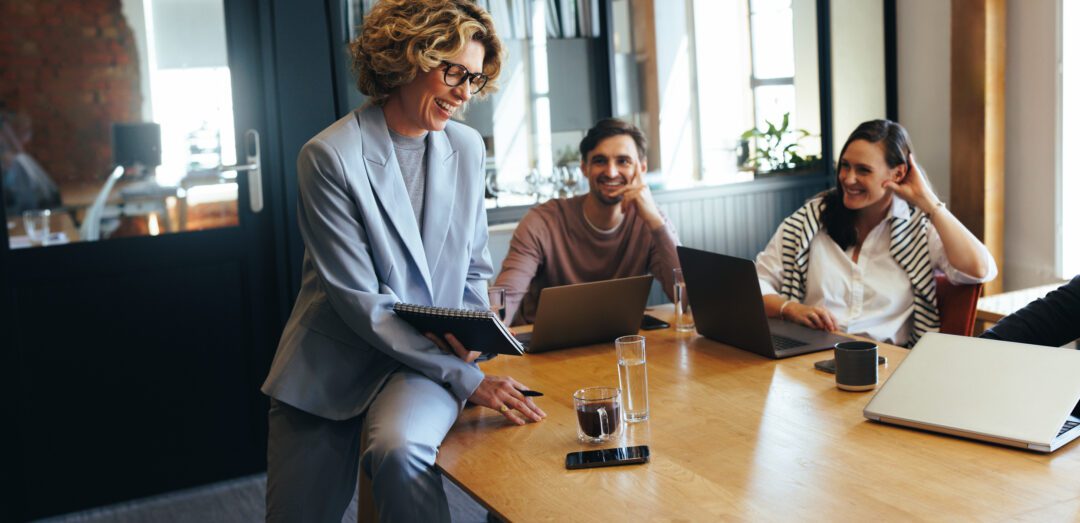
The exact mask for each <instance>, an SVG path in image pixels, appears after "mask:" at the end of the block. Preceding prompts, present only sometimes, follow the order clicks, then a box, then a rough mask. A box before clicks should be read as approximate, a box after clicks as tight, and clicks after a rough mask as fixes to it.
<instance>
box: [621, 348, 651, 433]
mask: <svg viewBox="0 0 1080 523" xmlns="http://www.w3.org/2000/svg"><path fill="white" fill-rule="evenodd" d="M615 356H616V357H617V358H618V360H619V388H620V389H622V396H623V405H622V409H623V419H625V420H626V422H627V423H634V422H637V421H645V420H647V419H649V377H648V373H646V372H645V337H644V336H638V335H633V336H623V337H621V338H618V339H616V340H615Z"/></svg>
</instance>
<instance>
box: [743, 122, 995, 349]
mask: <svg viewBox="0 0 1080 523" xmlns="http://www.w3.org/2000/svg"><path fill="white" fill-rule="evenodd" d="M819 232H822V233H824V234H819ZM935 270H938V271H942V272H944V273H945V275H946V277H948V279H949V281H950V282H953V283H956V284H971V283H981V282H986V281H989V280H992V279H994V277H995V276H996V275H997V266H996V265H995V264H994V259H993V257H991V256H990V252H989V251H988V250H987V249H986V246H984V245H983V244H982V243H981V242H979V240H978V239H977V238H975V236H974V235H972V234H971V232H970V231H968V230H967V229H966V228H965V227H964V225H963V224H962V223H960V221H959V220H957V219H956V217H955V216H953V215H952V214H951V213H950V212H949V210H948V209H946V208H945V204H944V202H942V201H941V200H939V199H938V198H937V196H936V195H935V194H934V191H933V189H931V187H930V184H929V183H928V182H927V180H926V177H925V176H924V175H923V173H922V170H921V169H920V168H919V167H918V165H917V164H916V163H915V155H914V153H913V152H912V149H911V142H910V140H909V139H908V134H907V131H905V130H904V128H903V127H901V126H900V124H897V123H895V122H891V121H889V120H872V121H869V122H864V123H862V124H861V125H859V127H858V128H856V129H855V131H854V132H852V133H851V136H849V137H848V139H847V142H845V143H844V147H843V148H842V149H841V150H840V161H839V163H838V165H837V187H836V188H834V189H830V190H828V191H825V192H824V193H822V194H819V195H818V196H816V197H814V198H813V199H811V200H810V201H809V202H807V203H806V204H805V205H803V206H802V207H801V208H800V209H799V210H797V211H795V213H793V214H792V215H791V216H789V217H788V218H787V219H785V220H784V222H783V223H782V224H781V225H780V227H779V229H778V230H777V231H776V234H775V235H774V236H773V238H772V240H771V241H770V242H769V244H768V245H767V246H766V247H765V250H764V251H763V252H762V253H761V254H759V255H758V257H757V272H758V279H759V282H760V285H761V292H762V295H763V296H764V299H765V310H766V313H767V314H768V315H769V316H770V317H776V318H783V319H785V320H788V321H792V322H796V323H800V324H802V325H805V326H807V327H812V328H815V329H822V330H830V331H841V332H848V333H852V334H862V335H865V336H868V337H871V338H874V339H876V340H879V341H883V342H886V343H893V344H897V345H905V346H911V345H913V344H914V343H915V342H916V341H918V339H919V337H921V336H922V335H923V334H924V333H926V332H929V331H936V330H937V329H938V328H939V327H940V318H939V315H938V310H937V295H936V289H935V285H934V275H933V273H934V271H935Z"/></svg>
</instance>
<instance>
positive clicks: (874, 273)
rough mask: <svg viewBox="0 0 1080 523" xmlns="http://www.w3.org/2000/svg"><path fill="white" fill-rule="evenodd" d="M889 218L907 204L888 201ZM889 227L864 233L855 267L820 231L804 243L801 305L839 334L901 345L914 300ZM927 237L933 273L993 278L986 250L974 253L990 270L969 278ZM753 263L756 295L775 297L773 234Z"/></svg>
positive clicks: (961, 279) (963, 280)
mask: <svg viewBox="0 0 1080 523" xmlns="http://www.w3.org/2000/svg"><path fill="white" fill-rule="evenodd" d="M891 212H892V215H893V216H900V217H904V216H907V215H908V213H909V207H908V203H907V202H906V201H904V200H903V199H901V198H900V197H898V196H894V197H893V202H892V211H891ZM889 222H890V220H887V219H886V220H882V221H881V223H879V224H877V226H875V227H874V229H873V230H871V231H870V234H869V235H867V237H866V240H865V241H863V244H862V250H861V251H860V252H859V261H858V262H855V261H852V259H851V258H852V255H853V254H854V252H855V247H854V246H852V247H848V249H847V250H842V249H840V246H839V245H837V244H836V242H835V241H833V239H832V237H831V236H829V234H828V233H826V232H825V229H824V227H822V228H821V229H820V230H818V233H817V234H816V235H815V236H814V238H813V239H812V240H810V247H809V249H810V252H809V261H808V264H807V268H806V297H805V298H804V299H803V301H802V303H803V304H805V305H811V306H815V307H818V306H820V307H824V308H825V309H827V310H828V311H829V312H831V313H832V314H833V316H835V317H836V320H837V323H838V324H839V325H838V327H839V329H840V330H841V331H843V332H847V333H851V334H860V335H863V336H868V337H870V338H873V339H875V340H878V341H882V342H885V343H893V344H897V345H904V344H906V343H907V341H908V338H909V336H910V334H911V322H912V313H913V312H914V309H915V294H914V293H913V292H912V289H911V279H910V278H908V274H907V272H906V271H905V270H904V268H903V267H901V266H900V264H898V263H897V262H896V260H895V259H893V257H892V254H891V253H889V247H890V237H891V227H890V223H889ZM927 233H928V234H927V237H928V238H927V239H928V240H929V241H928V243H929V248H930V262H931V263H933V266H934V268H935V269H937V270H939V271H942V272H944V273H945V276H946V277H947V278H948V279H949V281H950V282H952V283H955V284H972V283H983V282H987V281H990V280H992V279H994V277H995V276H997V265H996V264H995V263H994V259H993V257H992V256H990V251H989V250H987V249H986V246H984V245H982V244H981V243H980V244H979V247H980V249H979V252H980V255H981V256H982V257H983V260H984V261H985V263H986V265H987V266H988V267H989V268H990V270H989V272H988V273H987V274H986V277H985V278H981V279H980V278H975V277H974V276H971V275H969V274H965V273H963V272H961V271H959V270H957V269H956V268H955V267H953V266H952V265H950V264H949V259H948V257H947V256H946V255H945V248H944V247H943V246H942V244H941V236H939V235H938V233H937V229H935V228H934V226H933V224H931V225H930V227H929V229H928V230H927ZM756 261H757V274H758V282H759V284H760V286H761V294H762V295H768V294H780V292H779V291H777V289H779V288H780V286H781V281H782V278H783V270H784V269H783V264H782V261H781V232H780V230H779V229H777V231H776V234H774V235H773V237H772V239H771V240H769V244H768V245H766V246H765V250H764V251H762V252H761V254H758V256H757V260H756Z"/></svg>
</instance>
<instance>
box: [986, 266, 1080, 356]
mask: <svg viewBox="0 0 1080 523" xmlns="http://www.w3.org/2000/svg"><path fill="white" fill-rule="evenodd" d="M980 337H983V338H990V339H995V340H1004V341H1015V342H1020V343H1033V344H1036V345H1048V346H1051V347H1060V346H1062V345H1064V344H1066V343H1069V342H1070V341H1073V340H1075V339H1077V338H1080V276H1076V277H1075V278H1073V279H1072V281H1070V282H1069V283H1066V284H1065V285H1062V286H1061V287H1058V288H1057V289H1056V290H1053V291H1050V293H1049V294H1047V295H1046V297H1044V298H1039V299H1037V300H1035V301H1033V302H1031V303H1029V304H1027V305H1026V306H1025V307H1024V308H1023V309H1020V310H1018V311H1016V312H1014V313H1012V314H1010V315H1008V316H1006V317H1004V318H1002V319H1001V321H999V322H998V323H997V325H994V327H992V328H991V329H990V330H988V331H986V332H984V333H983V334H982V335H981V336H980Z"/></svg>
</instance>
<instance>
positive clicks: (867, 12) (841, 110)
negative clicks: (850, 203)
mask: <svg viewBox="0 0 1080 523" xmlns="http://www.w3.org/2000/svg"><path fill="white" fill-rule="evenodd" d="M901 3H902V2H901ZM829 16H830V17H831V21H830V24H829V27H830V32H831V33H832V91H833V92H832V99H833V158H832V161H833V162H835V161H836V157H837V156H838V155H839V154H840V148H841V147H843V145H844V142H845V141H847V137H848V135H849V134H851V131H854V130H855V128H856V127H858V126H859V124H860V123H862V122H865V121H867V120H873V119H876V118H885V60H884V59H883V57H884V56H885V38H884V32H883V31H882V27H884V23H885V21H884V16H885V15H884V8H883V7H882V3H881V2H867V1H866V0H832V3H831V4H830V5H829Z"/></svg>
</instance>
